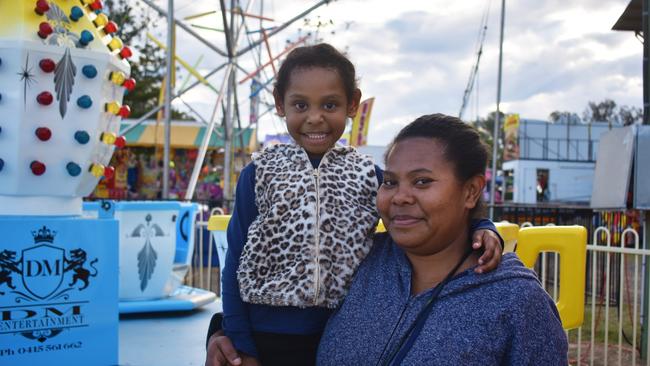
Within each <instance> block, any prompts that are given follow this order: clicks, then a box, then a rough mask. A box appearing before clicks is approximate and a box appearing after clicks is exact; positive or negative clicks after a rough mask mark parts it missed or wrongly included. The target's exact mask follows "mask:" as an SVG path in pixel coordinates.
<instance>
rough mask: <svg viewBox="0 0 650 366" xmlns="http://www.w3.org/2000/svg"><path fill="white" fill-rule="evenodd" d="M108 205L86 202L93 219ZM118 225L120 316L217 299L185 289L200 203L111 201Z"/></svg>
mask: <svg viewBox="0 0 650 366" xmlns="http://www.w3.org/2000/svg"><path fill="white" fill-rule="evenodd" d="M105 202H107V201H104V202H102V201H97V202H85V203H84V213H85V214H86V215H87V216H93V215H95V214H96V213H97V212H98V211H99V208H100V207H101V205H102V204H104V203H105ZM113 206H114V207H115V211H114V214H113V215H114V217H115V218H116V219H117V221H118V222H119V244H118V246H119V253H120V254H119V268H120V284H119V301H120V302H119V310H120V314H129V313H145V312H167V311H189V310H193V309H196V308H198V307H201V306H203V305H206V304H209V303H211V302H213V301H215V300H216V294H215V293H213V292H210V291H206V290H202V289H198V288H193V287H190V286H185V285H183V284H182V283H183V280H184V278H185V275H186V274H187V272H188V271H189V268H190V266H191V260H192V253H193V252H194V239H195V235H194V234H195V222H196V215H197V214H198V210H199V205H198V204H196V203H190V202H174V201H115V202H113Z"/></svg>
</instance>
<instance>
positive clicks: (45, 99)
mask: <svg viewBox="0 0 650 366" xmlns="http://www.w3.org/2000/svg"><path fill="white" fill-rule="evenodd" d="M53 100H54V97H52V93H50V92H46V91H44V92H41V93H40V94H39V95H37V96H36V101H37V102H38V104H40V105H50V104H52V101H53Z"/></svg>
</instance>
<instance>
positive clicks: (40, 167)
mask: <svg viewBox="0 0 650 366" xmlns="http://www.w3.org/2000/svg"><path fill="white" fill-rule="evenodd" d="M29 168H30V169H31V170H32V173H34V175H43V173H45V164H43V163H41V162H40V161H38V160H34V161H32V163H31V164H29Z"/></svg>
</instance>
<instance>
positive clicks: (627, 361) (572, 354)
mask: <svg viewBox="0 0 650 366" xmlns="http://www.w3.org/2000/svg"><path fill="white" fill-rule="evenodd" d="M577 351H578V345H577V344H576V343H572V344H569V364H570V365H576V366H577V365H579V366H585V365H586V366H589V365H592V363H591V362H590V360H591V344H590V343H589V342H582V347H581V350H580V353H581V354H580V362H578V359H577ZM618 353H619V352H618V344H610V345H609V347H607V361H606V362H605V347H604V345H603V344H602V343H596V344H595V348H594V362H593V365H594V366H605V365H620V366H628V365H632V364H633V361H635V363H634V364H636V365H639V366H641V365H647V364H648V363H647V362H645V361H644V360H641V358H640V357H639V353H638V352H634V350H633V349H632V347H631V346H630V345H625V344H623V345H622V347H621V362H620V363H619V361H618ZM633 355H636V360H633Z"/></svg>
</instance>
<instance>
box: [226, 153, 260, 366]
mask: <svg viewBox="0 0 650 366" xmlns="http://www.w3.org/2000/svg"><path fill="white" fill-rule="evenodd" d="M258 214H259V213H258V211H257V206H256V205H255V165H253V163H250V164H248V165H247V166H246V167H245V168H244V169H243V170H242V172H241V174H240V176H239V180H238V181H237V190H236V191H235V208H234V210H233V213H232V216H231V218H230V223H229V224H228V231H227V238H228V251H227V253H226V264H225V266H224V269H223V277H222V278H221V286H222V302H223V315H224V317H223V329H224V333H225V334H226V336H228V338H230V340H231V341H232V343H233V345H234V346H235V348H236V349H237V350H238V351H240V352H244V353H246V354H248V355H251V356H255V357H256V356H257V350H256V348H255V342H254V341H253V336H252V333H251V325H250V320H249V315H248V305H247V304H246V303H244V302H243V301H242V299H241V296H240V295H239V282H238V281H237V268H239V257H240V256H241V253H242V250H243V249H244V245H245V244H246V240H247V238H248V227H249V226H250V225H251V223H252V222H253V221H254V220H255V218H256V217H257V215H258Z"/></svg>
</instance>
